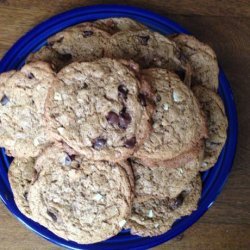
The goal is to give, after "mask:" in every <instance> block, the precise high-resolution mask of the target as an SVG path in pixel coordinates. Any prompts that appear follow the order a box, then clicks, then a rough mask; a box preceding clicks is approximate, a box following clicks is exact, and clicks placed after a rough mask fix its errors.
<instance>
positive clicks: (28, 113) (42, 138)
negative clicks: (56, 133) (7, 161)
mask: <svg viewBox="0 0 250 250" xmlns="http://www.w3.org/2000/svg"><path fill="white" fill-rule="evenodd" d="M54 74H55V73H54V72H53V70H52V69H51V68H50V66H49V65H48V64H47V63H44V62H35V63H30V64H26V65H25V66H24V67H23V68H22V69H21V70H19V71H10V72H7V73H3V74H1V75H0V121H1V122H0V146H2V147H5V148H6V149H7V151H8V152H9V153H10V154H11V155H12V156H14V157H36V156H37V155H38V154H39V153H40V152H41V151H42V150H43V149H44V148H45V147H46V146H47V145H48V144H49V143H50V142H51V138H50V136H49V134H48V131H47V126H46V122H45V119H44V106H45V100H46V97H47V94H48V90H49V87H50V86H51V84H52V82H53V81H54V80H55V76H54Z"/></svg>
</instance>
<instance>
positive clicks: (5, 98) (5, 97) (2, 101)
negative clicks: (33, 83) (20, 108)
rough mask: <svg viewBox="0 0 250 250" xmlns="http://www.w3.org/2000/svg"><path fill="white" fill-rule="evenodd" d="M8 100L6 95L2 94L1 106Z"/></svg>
mask: <svg viewBox="0 0 250 250" xmlns="http://www.w3.org/2000/svg"><path fill="white" fill-rule="evenodd" d="M9 101H10V99H9V98H8V96H7V95H3V97H2V99H1V100H0V103H1V104H2V106H5V105H6V104H7V103H8V102H9Z"/></svg>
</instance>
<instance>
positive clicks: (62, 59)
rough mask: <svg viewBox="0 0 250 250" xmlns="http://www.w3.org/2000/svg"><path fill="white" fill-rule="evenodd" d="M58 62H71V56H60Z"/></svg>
mask: <svg viewBox="0 0 250 250" xmlns="http://www.w3.org/2000/svg"><path fill="white" fill-rule="evenodd" d="M59 57H60V60H61V61H63V62H68V61H70V60H72V55H71V54H60V56H59Z"/></svg>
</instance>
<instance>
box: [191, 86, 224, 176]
mask: <svg viewBox="0 0 250 250" xmlns="http://www.w3.org/2000/svg"><path fill="white" fill-rule="evenodd" d="M193 92H194V94H195V96H196V97H197V99H198V100H199V102H200V104H201V106H202V109H203V110H204V113H205V115H206V120H207V125H208V138H207V139H206V141H205V153H204V159H203V161H202V163H201V170H202V171H205V170H208V169H209V168H211V167H213V166H214V164H215V163H216V162H217V160H218V157H219V155H220V152H221V150H222V148H223V146H224V144H225V142H226V139H227V127H228V121H227V116H226V113H225V109H224V105H223V102H222V100H221V98H220V97H219V95H217V94H216V93H214V92H213V91H211V90H210V89H207V88H205V87H202V86H195V87H194V88H193Z"/></svg>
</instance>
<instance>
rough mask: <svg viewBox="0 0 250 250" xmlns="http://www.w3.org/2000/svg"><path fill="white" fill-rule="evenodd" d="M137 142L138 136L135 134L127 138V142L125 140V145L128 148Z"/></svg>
mask: <svg viewBox="0 0 250 250" xmlns="http://www.w3.org/2000/svg"><path fill="white" fill-rule="evenodd" d="M135 144H136V138H135V136H134V137H132V138H130V139H127V140H126V141H125V142H124V146H125V147H126V148H133V147H134V146H135Z"/></svg>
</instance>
